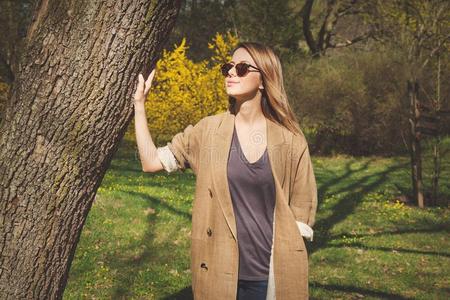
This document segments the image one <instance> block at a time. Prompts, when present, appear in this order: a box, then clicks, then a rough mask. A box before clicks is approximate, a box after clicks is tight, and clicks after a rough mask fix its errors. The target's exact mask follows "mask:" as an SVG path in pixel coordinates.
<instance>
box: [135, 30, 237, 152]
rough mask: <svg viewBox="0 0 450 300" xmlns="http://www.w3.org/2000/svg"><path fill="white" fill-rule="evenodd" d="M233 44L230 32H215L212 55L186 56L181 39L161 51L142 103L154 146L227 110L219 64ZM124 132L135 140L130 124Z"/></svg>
mask: <svg viewBox="0 0 450 300" xmlns="http://www.w3.org/2000/svg"><path fill="white" fill-rule="evenodd" d="M237 43H238V39H237V38H236V37H234V36H233V35H232V34H231V33H230V32H227V33H226V34H224V35H222V34H219V33H217V34H216V36H215V37H214V38H213V39H212V42H211V43H208V48H209V49H211V50H212V52H213V55H212V56H211V58H210V59H207V60H203V61H200V62H193V61H192V60H190V59H188V58H187V56H186V51H187V50H188V48H189V47H188V46H186V39H185V38H183V40H182V41H181V43H180V45H178V46H177V45H174V46H175V47H174V50H173V51H166V50H163V53H162V58H161V59H160V60H159V61H158V62H157V63H156V74H155V78H154V80H153V83H152V88H151V89H150V92H149V95H148V98H147V101H146V104H145V110H146V114H147V118H148V125H149V129H150V133H151V135H152V138H153V141H154V142H155V144H156V145H157V146H159V145H162V144H165V143H166V142H167V141H170V139H171V138H172V137H173V136H174V135H175V134H176V133H178V132H180V131H182V130H184V128H186V126H188V125H189V124H192V125H194V124H196V123H197V122H198V121H199V120H200V119H201V118H203V117H205V116H208V115H214V114H216V113H219V112H222V111H225V110H226V109H227V105H228V97H227V94H226V92H225V85H224V79H223V76H222V75H221V73H220V65H221V64H222V63H223V62H224V61H228V60H231V57H230V56H229V53H230V51H231V50H232V49H233V48H234V47H235V46H236V45H237ZM127 135H128V137H127V138H129V139H131V140H134V139H135V136H134V123H132V124H131V125H130V126H129V128H128V132H127Z"/></svg>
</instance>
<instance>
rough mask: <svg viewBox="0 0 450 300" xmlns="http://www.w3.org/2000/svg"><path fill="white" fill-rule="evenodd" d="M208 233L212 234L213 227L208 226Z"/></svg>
mask: <svg viewBox="0 0 450 300" xmlns="http://www.w3.org/2000/svg"><path fill="white" fill-rule="evenodd" d="M206 233H207V234H208V236H211V235H212V229H211V227H208V229H207V230H206Z"/></svg>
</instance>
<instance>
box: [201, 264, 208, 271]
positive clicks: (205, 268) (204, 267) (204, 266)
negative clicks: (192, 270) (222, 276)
mask: <svg viewBox="0 0 450 300" xmlns="http://www.w3.org/2000/svg"><path fill="white" fill-rule="evenodd" d="M200 268H203V269H204V270H205V271H208V265H207V264H206V263H204V262H202V264H201V265H200Z"/></svg>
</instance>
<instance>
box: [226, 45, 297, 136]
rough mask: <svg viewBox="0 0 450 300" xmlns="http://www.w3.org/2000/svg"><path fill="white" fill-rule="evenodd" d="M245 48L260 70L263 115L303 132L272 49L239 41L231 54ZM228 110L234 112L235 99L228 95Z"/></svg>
mask: <svg viewBox="0 0 450 300" xmlns="http://www.w3.org/2000/svg"><path fill="white" fill-rule="evenodd" d="M238 48H245V49H246V50H247V51H248V53H249V54H250V56H251V57H252V58H253V60H254V61H255V64H256V67H258V68H259V69H260V70H261V71H260V73H261V77H262V81H263V87H264V89H262V90H261V93H262V98H261V109H262V112H263V114H264V116H265V117H266V118H268V119H270V120H272V121H274V122H277V123H278V124H280V125H282V126H284V127H286V128H287V129H288V130H290V131H291V132H293V133H294V134H301V135H302V134H303V133H302V131H301V129H300V126H299V124H298V120H297V117H296V116H295V114H294V112H293V111H292V108H291V106H290V105H289V101H288V98H287V95H286V91H285V89H284V84H283V73H282V70H281V62H280V59H279V58H278V56H277V55H276V54H275V53H274V51H273V50H272V49H271V48H269V47H267V46H264V45H262V44H260V43H257V42H240V43H239V44H237V46H236V47H235V48H234V49H233V50H232V52H231V55H233V53H234V52H235V51H236V50H237V49H238ZM228 103H229V104H228V110H229V111H230V112H231V113H232V114H236V107H235V106H236V99H235V98H234V97H232V96H228Z"/></svg>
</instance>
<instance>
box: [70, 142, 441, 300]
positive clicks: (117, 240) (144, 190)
mask: <svg viewBox="0 0 450 300" xmlns="http://www.w3.org/2000/svg"><path fill="white" fill-rule="evenodd" d="M442 149H443V150H447V151H448V149H450V138H449V139H445V140H444V141H443V145H442ZM430 152H431V151H425V153H427V155H426V156H425V157H424V162H423V163H424V183H425V187H426V188H429V182H430V178H431V177H430V176H431V170H432V165H431V164H432V160H431V158H430V156H429V153H430ZM313 165H314V170H315V174H316V178H317V182H318V190H319V208H318V212H317V218H316V225H315V228H314V241H313V242H306V245H307V248H308V253H309V273H310V274H309V278H310V298H311V299H359V298H364V299H449V298H450V271H449V270H450V251H449V249H450V240H449V238H448V237H449V234H448V233H449V223H450V221H449V212H450V210H449V208H448V207H441V208H439V207H433V208H425V209H419V208H417V207H416V206H414V205H411V204H410V203H405V202H403V201H400V199H401V197H400V196H401V195H405V194H408V191H409V190H410V166H409V158H408V157H395V158H379V157H363V158H354V157H347V156H335V157H314V156H313ZM441 171H442V174H441V185H440V187H441V190H440V193H441V197H442V198H443V199H446V200H447V201H448V199H449V198H450V186H449V182H448V178H449V175H450V158H449V155H448V152H447V153H446V154H445V155H444V156H443V157H442V166H441ZM194 184H195V176H194V175H193V173H192V172H190V170H189V171H188V172H187V173H186V174H182V173H179V174H170V175H166V174H165V173H164V171H163V172H159V173H157V174H149V173H143V172H142V171H141V169H140V163H139V161H138V159H137V156H136V154H135V152H134V149H133V147H130V146H127V145H126V144H125V143H124V144H123V146H122V147H121V148H120V150H119V152H118V153H116V155H115V157H114V159H113V161H112V164H111V167H110V169H109V170H108V172H107V174H106V176H105V178H104V180H103V182H102V185H101V187H100V189H99V191H98V193H97V197H96V200H95V202H94V204H93V207H92V209H91V211H90V213H89V216H88V218H87V221H86V224H85V226H84V229H83V232H82V235H81V239H80V242H79V244H78V247H77V251H76V254H75V258H74V261H73V263H72V267H71V270H70V274H69V281H68V285H67V287H66V290H65V293H64V299H111V298H112V299H190V296H189V295H190V271H189V246H190V240H189V236H190V228H191V223H190V219H191V209H192V206H191V204H192V201H193V196H194V188H195V185H194Z"/></svg>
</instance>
